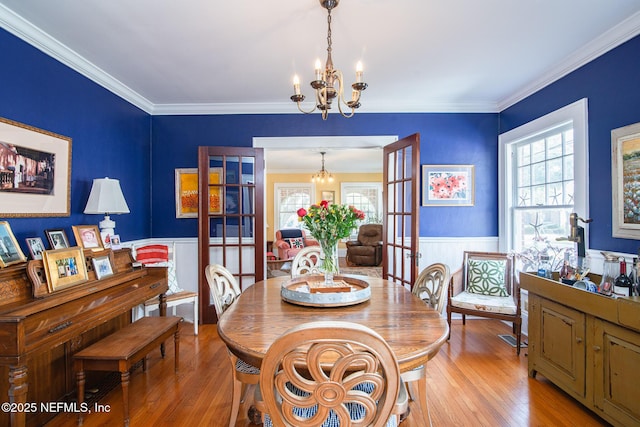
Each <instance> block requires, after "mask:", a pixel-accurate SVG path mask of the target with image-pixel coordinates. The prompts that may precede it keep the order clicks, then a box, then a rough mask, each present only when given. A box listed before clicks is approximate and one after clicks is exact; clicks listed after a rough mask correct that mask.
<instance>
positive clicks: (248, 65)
mask: <svg viewBox="0 0 640 427" xmlns="http://www.w3.org/2000/svg"><path fill="white" fill-rule="evenodd" d="M614 4H615V6H613V5H612V2H610V1H602V0H536V1H513V0H483V1H478V0H450V1H442V0H395V1H393V2H392V1H389V0H342V1H341V2H340V4H339V6H338V7H337V8H336V9H334V11H333V13H332V39H333V61H334V64H335V66H336V68H339V69H341V70H342V71H343V74H344V75H345V79H346V80H347V81H348V82H349V83H351V82H352V81H353V80H354V77H355V76H354V75H355V64H356V62H358V61H359V60H360V61H362V63H363V64H364V80H365V81H366V82H367V83H368V85H369V87H368V88H367V90H366V91H364V92H363V98H362V107H361V108H360V110H359V111H360V112H361V113H366V112H498V111H501V110H503V109H504V108H506V107H508V106H509V105H512V104H513V103H515V102H517V101H519V100H520V99H522V98H523V97H525V96H527V95H528V94H530V93H532V92H534V91H535V90H537V89H540V88H541V87H544V86H545V85H547V84H548V83H550V82H552V81H554V80H556V79H558V78H560V77H562V76H563V75H565V74H567V73H568V72H570V71H572V70H574V69H575V68H577V67H579V66H580V65H582V64H584V63H586V62H588V61H589V60H592V59H593V58H595V57H597V56H599V55H601V54H602V53H604V52H606V51H608V50H610V49H611V48H613V47H615V46H617V45H619V44H620V43H622V42H624V41H626V40H628V39H630V38H631V37H633V36H635V35H637V34H639V33H640V1H639V0H615V2H614ZM326 19H327V15H326V10H325V9H323V8H322V7H321V6H320V4H319V1H318V0H280V1H278V2H270V1H256V0H233V1H220V0H209V1H204V0H189V1H175V0H135V1H131V0H109V1H105V0H46V1H45V0H0V26H2V27H3V28H5V29H6V30H8V31H9V32H11V33H13V34H15V35H17V36H18V37H20V38H22V39H24V40H26V41H28V42H29V43H31V44H33V45H34V46H36V47H38V48H39V49H41V50H43V51H45V52H46V53H47V54H49V55H51V56H53V57H55V58H57V59H59V60H60V61H62V62H63V63H65V64H67V65H69V66H70V67H72V68H74V69H76V70H78V71H79V72H80V73H82V74H84V75H86V76H88V77H89V78H91V79H92V80H94V81H96V82H97V83H98V84H101V85H103V86H105V87H106V88H108V89H109V90H111V91H113V92H114V93H116V94H118V95H120V96H121V97H123V98H124V99H126V100H128V101H130V102H131V103H133V104H134V105H137V106H138V107H140V108H141V109H143V110H144V111H146V112H148V113H150V114H245V113H246V114H250V113H256V114H259V113H283V114H287V113H290V114H300V113H297V109H296V107H295V104H294V103H293V102H291V101H290V100H289V97H290V96H291V95H292V94H293V87H292V77H293V75H294V74H298V75H299V76H300V79H301V81H302V84H301V86H302V92H303V94H306V95H307V100H309V99H312V98H313V97H312V92H311V88H310V87H309V86H308V82H309V81H310V80H311V79H312V77H313V65H314V62H315V60H316V58H320V59H321V60H322V61H323V62H324V60H325V59H326V47H327V46H326V43H327V40H326V32H327V28H326V27H327V22H326ZM311 105H312V104H311V103H307V105H306V107H307V108H309V107H310V106H311ZM318 120H321V119H320V117H318ZM328 120H345V119H342V118H340V117H336V116H335V115H330V116H329V119H328ZM318 157H319V155H318ZM351 159H353V157H351ZM317 163H318V167H319V163H320V161H319V160H318V161H317ZM327 167H330V164H329V158H327Z"/></svg>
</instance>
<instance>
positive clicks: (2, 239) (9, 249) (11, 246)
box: [0, 221, 27, 267]
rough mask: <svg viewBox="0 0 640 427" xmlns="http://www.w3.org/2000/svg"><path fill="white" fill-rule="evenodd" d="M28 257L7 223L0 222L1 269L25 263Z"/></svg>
mask: <svg viewBox="0 0 640 427" xmlns="http://www.w3.org/2000/svg"><path fill="white" fill-rule="evenodd" d="M26 260H27V257H25V256H24V254H23V253H22V249H20V245H18V242H17V241H16V238H15V237H14V235H13V232H12V231H11V227H10V226H9V223H8V222H7V221H0V267H7V266H9V265H11V264H17V263H20V262H25V261H26Z"/></svg>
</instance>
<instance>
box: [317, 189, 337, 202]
mask: <svg viewBox="0 0 640 427" xmlns="http://www.w3.org/2000/svg"><path fill="white" fill-rule="evenodd" d="M320 195H321V196H320V197H321V199H322V200H326V201H327V202H329V203H335V202H336V192H335V191H327V190H323V191H322V192H321V193H320Z"/></svg>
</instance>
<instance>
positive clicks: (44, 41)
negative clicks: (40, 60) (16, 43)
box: [0, 4, 153, 114]
mask: <svg viewBox="0 0 640 427" xmlns="http://www.w3.org/2000/svg"><path fill="white" fill-rule="evenodd" d="M0 25H1V26H2V28H4V29H5V30H7V31H8V32H10V33H11V34H13V35H14V36H16V37H18V38H20V39H22V40H24V41H25V42H27V43H29V44H30V45H31V46H33V47H35V48H36V49H39V50H41V51H42V52H44V53H45V54H47V55H49V56H51V57H52V58H54V59H56V60H58V61H60V62H62V63H63V64H65V65H66V66H68V67H69V68H71V69H72V70H75V71H77V72H78V73H80V74H82V75H83V76H85V77H87V78H88V79H90V80H91V81H93V82H95V83H97V84H99V85H100V86H102V87H104V88H105V89H107V90H109V91H110V92H112V93H114V94H116V95H118V96H119V97H121V98H123V99H124V100H126V101H128V102H130V103H131V104H133V105H135V106H136V107H138V108H140V109H141V110H143V111H145V112H146V113H149V114H151V111H152V110H153V104H152V103H151V102H149V100H147V99H146V98H144V97H143V96H141V95H140V94H138V93H137V92H135V91H133V90H132V89H131V88H129V87H127V86H126V85H124V84H122V82H120V81H119V80H117V79H115V78H113V77H112V76H111V75H109V74H107V73H105V72H104V71H103V70H102V69H100V68H98V67H97V66H96V65H95V64H93V63H91V62H89V61H87V60H86V59H84V58H83V57H82V56H80V55H79V54H78V53H76V52H75V51H74V50H72V49H69V48H68V47H67V46H66V45H64V44H62V43H60V42H59V41H58V40H56V39H54V38H53V37H51V36H50V35H48V34H47V33H45V32H43V31H42V30H41V29H39V28H38V27H36V26H34V25H33V24H32V23H30V22H28V21H26V20H25V19H23V18H22V17H21V16H19V15H16V14H15V13H14V12H13V11H12V10H11V9H8V8H7V7H6V6H4V5H2V4H0Z"/></svg>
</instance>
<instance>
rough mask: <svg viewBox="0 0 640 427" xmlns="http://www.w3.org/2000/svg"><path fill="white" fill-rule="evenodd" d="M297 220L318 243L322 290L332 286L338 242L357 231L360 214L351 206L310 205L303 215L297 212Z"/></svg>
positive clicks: (335, 272) (324, 201)
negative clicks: (320, 249)
mask: <svg viewBox="0 0 640 427" xmlns="http://www.w3.org/2000/svg"><path fill="white" fill-rule="evenodd" d="M297 213H298V218H299V219H300V221H302V222H304V225H305V226H306V227H307V229H308V230H309V232H310V233H311V235H312V236H313V237H314V238H315V239H316V240H317V241H318V242H319V243H320V247H321V248H322V255H320V260H321V264H320V268H321V270H322V272H323V273H324V281H325V285H326V286H332V285H333V276H334V275H335V274H338V273H339V264H338V241H340V239H345V238H347V237H349V236H350V235H351V231H353V230H355V229H356V228H357V226H358V225H357V221H361V220H363V219H364V212H362V211H361V210H358V209H356V208H355V207H353V206H347V205H337V204H329V202H328V201H326V200H323V201H321V202H320V204H319V205H311V207H310V208H309V210H308V211H307V210H306V209H304V208H300V209H298V212H297Z"/></svg>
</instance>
